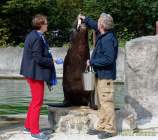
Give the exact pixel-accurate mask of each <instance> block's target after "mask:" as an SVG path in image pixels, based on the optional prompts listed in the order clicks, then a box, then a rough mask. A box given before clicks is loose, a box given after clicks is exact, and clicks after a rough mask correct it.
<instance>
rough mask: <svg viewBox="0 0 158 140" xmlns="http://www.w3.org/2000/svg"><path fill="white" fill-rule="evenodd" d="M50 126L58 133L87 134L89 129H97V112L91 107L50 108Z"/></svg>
mask: <svg viewBox="0 0 158 140" xmlns="http://www.w3.org/2000/svg"><path fill="white" fill-rule="evenodd" d="M48 119H49V123H50V126H51V128H52V129H53V130H55V132H57V133H61V132H63V133H67V134H81V133H83V134H86V132H87V130H88V129H89V128H94V127H96V124H97V121H98V117H97V111H95V110H92V109H90V108H89V107H85V106H81V107H66V108H56V107H50V106H49V107H48Z"/></svg>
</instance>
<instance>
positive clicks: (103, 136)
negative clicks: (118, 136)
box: [98, 131, 114, 139]
mask: <svg viewBox="0 0 158 140" xmlns="http://www.w3.org/2000/svg"><path fill="white" fill-rule="evenodd" d="M113 136H114V135H113V134H112V133H109V132H105V131H104V132H103V131H102V132H100V133H98V139H106V138H110V137H113Z"/></svg>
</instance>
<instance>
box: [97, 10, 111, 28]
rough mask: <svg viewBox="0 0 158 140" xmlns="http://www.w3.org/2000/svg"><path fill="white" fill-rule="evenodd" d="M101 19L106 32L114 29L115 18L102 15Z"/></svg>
mask: <svg viewBox="0 0 158 140" xmlns="http://www.w3.org/2000/svg"><path fill="white" fill-rule="evenodd" d="M100 18H101V24H103V26H104V28H105V29H106V30H110V29H112V28H113V27H114V22H113V18H112V16H111V15H110V14H106V13H101V14H100Z"/></svg>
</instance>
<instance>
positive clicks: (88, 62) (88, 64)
mask: <svg viewBox="0 0 158 140" xmlns="http://www.w3.org/2000/svg"><path fill="white" fill-rule="evenodd" d="M86 64H87V67H89V66H90V60H89V59H88V60H87V63H86Z"/></svg>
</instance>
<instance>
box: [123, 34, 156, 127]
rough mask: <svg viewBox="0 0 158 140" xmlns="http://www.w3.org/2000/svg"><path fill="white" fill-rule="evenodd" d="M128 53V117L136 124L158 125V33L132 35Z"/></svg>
mask: <svg viewBox="0 0 158 140" xmlns="http://www.w3.org/2000/svg"><path fill="white" fill-rule="evenodd" d="M125 53H126V54H125V62H126V63H125V75H126V76H125V79H126V89H127V95H126V96H125V109H126V111H127V112H125V113H126V115H127V118H128V119H129V120H132V123H131V125H133V126H132V127H133V128H135V127H138V128H151V127H158V102H157V101H158V37H157V36H146V37H140V38H137V39H133V40H131V41H129V42H127V44H126V48H125ZM153 124H154V125H153Z"/></svg>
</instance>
